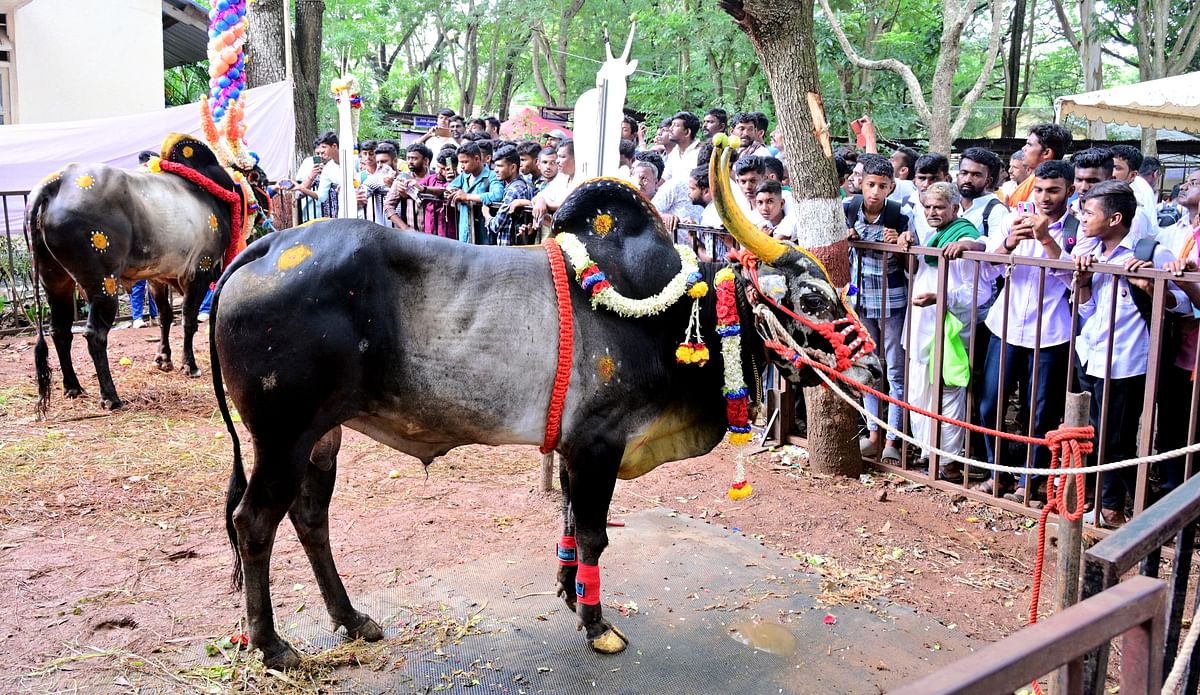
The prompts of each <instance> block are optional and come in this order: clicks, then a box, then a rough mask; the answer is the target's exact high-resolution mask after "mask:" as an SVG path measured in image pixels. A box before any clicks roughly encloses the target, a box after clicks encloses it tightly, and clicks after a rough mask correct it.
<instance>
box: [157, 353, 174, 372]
mask: <svg viewBox="0 0 1200 695" xmlns="http://www.w3.org/2000/svg"><path fill="white" fill-rule="evenodd" d="M154 364H156V365H158V369H159V371H163V372H170V371H173V370H174V369H175V363H173V362H171V358H170V357H167V356H166V355H155V357H154Z"/></svg>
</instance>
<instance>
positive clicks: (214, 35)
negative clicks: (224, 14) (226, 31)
mask: <svg viewBox="0 0 1200 695" xmlns="http://www.w3.org/2000/svg"><path fill="white" fill-rule="evenodd" d="M220 35H221V32H220V31H218V30H217V28H216V27H213V28H212V29H209V30H208V38H210V39H215V38H217V37H218V36H220Z"/></svg>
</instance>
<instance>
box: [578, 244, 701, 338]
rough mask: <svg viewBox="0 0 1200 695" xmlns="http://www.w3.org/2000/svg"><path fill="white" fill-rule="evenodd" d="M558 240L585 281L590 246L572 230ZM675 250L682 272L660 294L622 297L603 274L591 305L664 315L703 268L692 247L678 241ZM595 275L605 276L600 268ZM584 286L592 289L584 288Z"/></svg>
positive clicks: (632, 314) (633, 314)
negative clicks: (640, 297) (638, 297)
mask: <svg viewBox="0 0 1200 695" xmlns="http://www.w3.org/2000/svg"><path fill="white" fill-rule="evenodd" d="M555 240H557V241H558V245H559V246H561V247H562V250H563V252H564V253H566V254H567V260H569V261H570V262H571V267H572V268H574V269H575V279H576V280H577V281H583V280H584V273H585V271H587V270H588V269H589V268H591V267H593V266H595V262H594V261H593V260H592V259H591V257H589V256H588V252H587V247H586V246H584V244H583V242H582V241H580V240H579V238H578V237H576V236H575V235H574V234H570V233H563V234H559V235H558V236H556V237H555ZM675 250H676V251H677V252H678V253H679V262H680V266H681V267H680V269H679V273H677V274H676V275H675V277H673V278H671V281H670V282H668V283H667V284H666V286H665V287H663V288H662V290H660V291H659V292H658V294H655V295H654V296H651V297H646V298H645V299H630V298H629V297H626V296H623V295H622V294H621V293H620V292H618V291H617V290H616V288H614V287H612V286H611V285H609V284H608V283H607V282H606V281H605V280H604V279H603V277H601V278H600V279H599V281H598V283H597V284H600V283H602V285H601V287H600V289H597V290H595V291H593V292H592V308H593V309H595V308H596V307H599V306H602V307H604V308H605V309H608V310H609V311H612V312H613V313H616V314H619V315H621V316H626V317H631V318H641V317H643V316H654V315H655V314H661V313H662V312H664V311H666V310H667V309H669V308H670V307H672V306H674V305H675V302H677V301H679V298H680V297H682V296H683V295H684V294H685V293H686V292H687V291H688V287H689V285H690V284H691V281H690V279H691V278H692V275H693V274H695V273H697V272H699V270H700V267H699V265H698V263H697V260H696V254H695V253H693V252H692V250H691V249H690V248H688V247H686V246H683V245H680V244H676V245H675ZM595 274H600V275H601V276H603V274H602V273H598V271H597V272H594V273H593V275H595ZM585 289H589V288H587V287H585Z"/></svg>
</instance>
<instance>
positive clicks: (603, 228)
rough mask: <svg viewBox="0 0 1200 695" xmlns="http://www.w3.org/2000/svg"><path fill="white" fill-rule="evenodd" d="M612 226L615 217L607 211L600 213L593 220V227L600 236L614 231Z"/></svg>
mask: <svg viewBox="0 0 1200 695" xmlns="http://www.w3.org/2000/svg"><path fill="white" fill-rule="evenodd" d="M612 228H613V218H612V215H609V214H607V213H603V212H602V213H600V214H599V215H596V219H595V220H593V221H592V229H593V230H594V231H595V232H596V234H598V235H600V236H608V233H609V232H611V231H612Z"/></svg>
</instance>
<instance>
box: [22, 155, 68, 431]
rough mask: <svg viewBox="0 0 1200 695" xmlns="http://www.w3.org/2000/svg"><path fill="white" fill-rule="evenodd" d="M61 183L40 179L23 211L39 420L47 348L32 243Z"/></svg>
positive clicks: (39, 237)
mask: <svg viewBox="0 0 1200 695" xmlns="http://www.w3.org/2000/svg"><path fill="white" fill-rule="evenodd" d="M61 183H62V177H61V174H52V175H51V176H48V177H46V178H45V179H43V180H42V182H41V183H39V184H38V186H37V188H35V189H34V190H33V192H32V193H31V194H30V199H29V209H28V210H27V211H26V213H25V233H26V234H27V235H32V237H30V236H27V237H26V238H25V245H26V246H28V247H29V250H30V251H31V252H32V253H31V257H32V263H31V267H32V270H33V277H32V278H30V279H31V280H32V281H33V303H34V316H35V318H36V321H37V334H38V340H37V345H36V346H35V347H34V349H33V366H34V370H35V371H36V372H37V389H38V399H37V405H36V406H35V412H36V414H37V418H38V419H39V420H41V419H43V418H45V417H46V412H47V411H48V410H49V409H50V348H49V347H48V346H47V345H46V332H45V330H44V326H45V317H44V316H43V314H42V287H41V279H40V278H39V277H38V270H39V269H38V263H37V258H38V254H37V250H36V249H37V247H36V246H35V245H42V246H44V245H45V240H44V239H43V234H44V233H45V229H44V228H43V226H42V213H43V212H44V211H45V208H46V205H47V204H48V203H49V202H50V199H51V198H52V197H53V196H54V195H55V194H57V193H58V188H59V185H60V184H61Z"/></svg>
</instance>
